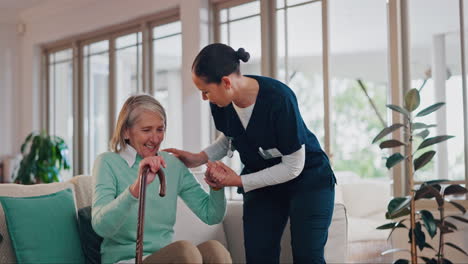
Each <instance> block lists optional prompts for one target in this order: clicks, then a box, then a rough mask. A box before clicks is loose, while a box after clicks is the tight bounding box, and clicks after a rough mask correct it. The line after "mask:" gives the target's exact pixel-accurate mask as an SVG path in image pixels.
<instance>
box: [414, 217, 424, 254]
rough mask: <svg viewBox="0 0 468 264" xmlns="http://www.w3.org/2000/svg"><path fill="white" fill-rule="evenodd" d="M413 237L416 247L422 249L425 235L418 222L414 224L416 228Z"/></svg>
mask: <svg viewBox="0 0 468 264" xmlns="http://www.w3.org/2000/svg"><path fill="white" fill-rule="evenodd" d="M414 236H415V237H416V245H418V247H419V250H423V249H424V245H425V244H426V235H425V234H424V232H423V231H422V225H421V223H420V222H416V227H415V228H414Z"/></svg>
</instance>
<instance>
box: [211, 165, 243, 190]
mask: <svg viewBox="0 0 468 264" xmlns="http://www.w3.org/2000/svg"><path fill="white" fill-rule="evenodd" d="M206 166H207V167H208V170H207V171H209V173H208V176H207V179H209V180H210V181H211V182H213V183H216V184H218V185H221V186H236V187H241V186H242V180H241V177H240V176H239V175H238V174H237V173H236V172H235V171H233V170H232V169H231V168H229V167H228V166H227V165H226V164H224V163H223V162H221V161H215V162H208V164H206ZM208 184H209V183H208ZM210 186H211V185H210Z"/></svg>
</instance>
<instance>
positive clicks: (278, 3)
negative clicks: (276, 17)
mask: <svg viewBox="0 0 468 264" xmlns="http://www.w3.org/2000/svg"><path fill="white" fill-rule="evenodd" d="M285 1H286V0H276V8H283V7H284V2H285Z"/></svg>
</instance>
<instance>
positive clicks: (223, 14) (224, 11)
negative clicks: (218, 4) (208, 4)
mask: <svg viewBox="0 0 468 264" xmlns="http://www.w3.org/2000/svg"><path fill="white" fill-rule="evenodd" d="M219 20H220V22H221V23H222V22H226V21H227V9H222V10H221V11H220V12H219Z"/></svg>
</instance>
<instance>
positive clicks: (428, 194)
mask: <svg viewBox="0 0 468 264" xmlns="http://www.w3.org/2000/svg"><path fill="white" fill-rule="evenodd" d="M421 88H422V87H421ZM419 92H420V89H419V90H418V89H411V90H410V91H408V92H407V93H406V94H405V98H404V99H405V103H404V104H405V105H404V107H400V106H397V105H387V107H388V108H390V109H391V110H393V111H396V112H398V113H400V114H402V115H403V117H404V120H405V122H404V123H403V124H402V123H396V124H392V125H391V126H389V127H386V128H384V129H383V130H382V131H381V132H380V133H379V134H378V135H377V136H376V137H375V138H374V140H373V141H372V143H376V142H378V141H380V140H381V139H383V138H384V137H385V136H386V135H388V134H390V133H392V132H393V131H396V130H399V129H402V130H403V134H404V140H403V142H402V141H399V140H395V139H390V140H384V141H382V142H380V145H379V146H380V148H381V149H386V148H395V147H401V146H404V148H405V154H406V156H404V155H402V154H400V153H399V152H396V153H394V154H392V155H391V156H390V157H388V159H387V161H386V167H387V168H388V169H390V168H392V167H393V166H395V165H397V164H398V163H400V162H401V161H403V160H406V161H407V162H406V176H407V178H408V180H409V186H410V190H411V192H410V195H409V196H406V197H396V198H394V199H392V200H391V201H390V203H389V204H388V208H387V213H386V218H387V219H391V220H394V221H393V222H391V223H387V224H385V225H382V226H379V227H377V229H391V232H390V235H391V234H392V232H393V231H394V230H395V229H397V228H405V229H408V236H409V243H411V250H410V253H411V263H413V264H416V263H417V259H418V248H419V250H420V251H422V250H423V249H425V248H428V249H431V250H434V251H435V253H436V254H435V258H427V257H420V259H422V260H423V261H424V262H425V263H426V264H442V263H446V264H448V263H452V262H451V261H450V260H448V259H446V258H445V257H444V246H445V245H446V246H449V247H452V248H454V249H456V250H458V251H460V252H462V253H463V254H465V255H468V254H467V253H466V252H465V251H464V250H463V249H461V248H460V247H458V246H457V245H455V244H453V243H450V242H445V241H444V235H445V234H447V233H451V232H454V231H456V230H457V227H456V226H455V225H454V224H453V223H451V222H450V221H448V220H450V219H456V220H458V221H461V222H464V223H468V219H466V218H464V217H462V216H457V215H450V216H446V215H445V205H446V204H447V203H450V204H452V205H453V206H455V208H457V209H458V210H460V211H461V212H462V213H463V214H464V213H465V212H466V209H465V208H464V207H463V206H462V205H460V204H459V203H457V202H455V201H452V200H449V199H448V197H449V196H452V195H462V194H465V193H467V189H466V188H464V187H462V186H460V185H458V184H450V181H448V180H435V181H428V182H424V183H423V184H422V185H421V186H420V187H419V188H418V189H416V190H415V184H414V180H413V175H414V173H415V172H416V171H418V170H419V169H421V168H422V167H424V166H425V165H427V164H428V163H429V162H430V161H431V160H432V158H433V157H434V155H435V153H436V152H435V151H434V150H428V151H425V152H424V153H422V154H421V155H419V156H418V157H417V158H414V156H415V155H416V154H417V152H419V151H423V149H425V148H426V147H429V146H432V145H434V144H437V143H440V142H443V141H446V140H448V139H450V138H452V137H453V136H448V135H440V136H435V137H428V136H429V134H430V132H429V130H428V128H431V127H434V126H435V125H427V124H424V123H421V122H416V121H417V118H419V117H422V116H426V115H428V114H430V113H432V112H434V111H436V110H438V109H439V108H441V107H442V106H444V104H445V103H442V102H440V103H436V104H433V105H431V106H429V107H427V108H425V109H423V110H421V111H419V112H418V113H417V114H416V115H413V112H414V111H415V110H416V109H417V108H418V107H419V104H420V94H419ZM414 137H420V138H421V139H422V143H421V144H420V145H419V146H418V147H417V149H416V150H415V151H414V152H413V144H414V142H413V138H414ZM441 183H447V184H449V185H448V186H447V187H445V188H442V186H441V185H440V184H441ZM433 198H435V201H436V202H437V205H438V211H439V218H438V219H436V218H435V217H434V215H433V214H432V213H431V212H430V211H428V210H420V211H416V206H415V204H416V201H417V200H420V199H433ZM408 215H409V219H408V218H403V219H401V217H404V216H408ZM397 219H398V221H397ZM408 220H409V226H407V225H405V222H406V221H408ZM423 227H424V228H425V229H426V230H427V233H428V234H429V236H430V237H431V238H434V237H435V236H436V235H437V232H439V246H438V249H434V248H433V247H432V246H431V245H430V244H429V243H427V241H428V240H426V236H425V233H424V232H423V230H422V228H423ZM398 251H408V250H406V249H391V250H387V251H385V252H383V253H382V254H387V253H393V252H398ZM409 262H410V261H409V260H406V259H398V260H397V261H395V263H397V264H406V263H409Z"/></svg>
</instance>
